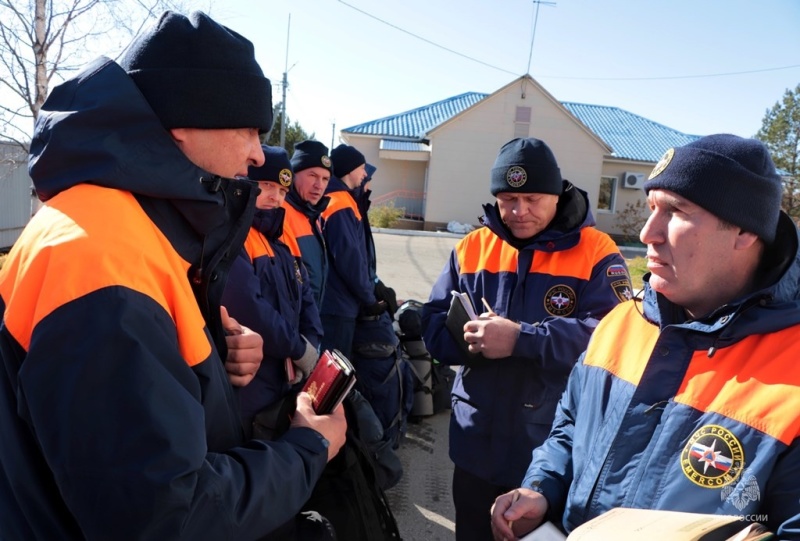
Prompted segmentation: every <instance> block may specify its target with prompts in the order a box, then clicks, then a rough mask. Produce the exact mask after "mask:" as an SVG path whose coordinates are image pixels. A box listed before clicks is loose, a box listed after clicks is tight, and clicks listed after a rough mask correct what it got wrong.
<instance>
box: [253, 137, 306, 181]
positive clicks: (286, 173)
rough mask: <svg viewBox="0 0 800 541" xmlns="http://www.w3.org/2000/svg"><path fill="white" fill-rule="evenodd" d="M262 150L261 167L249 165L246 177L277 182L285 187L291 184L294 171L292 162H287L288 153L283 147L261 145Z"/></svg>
mask: <svg viewBox="0 0 800 541" xmlns="http://www.w3.org/2000/svg"><path fill="white" fill-rule="evenodd" d="M261 150H263V151H264V165H262V166H261V167H254V166H250V167H249V168H248V169H247V178H249V179H250V180H255V181H256V182H258V181H265V180H266V181H269V182H277V183H279V184H280V185H281V186H284V187H286V188H288V187H290V186H291V185H292V179H293V178H294V173H292V164H291V163H289V154H288V153H287V152H286V149H284V148H283V147H271V146H267V145H261Z"/></svg>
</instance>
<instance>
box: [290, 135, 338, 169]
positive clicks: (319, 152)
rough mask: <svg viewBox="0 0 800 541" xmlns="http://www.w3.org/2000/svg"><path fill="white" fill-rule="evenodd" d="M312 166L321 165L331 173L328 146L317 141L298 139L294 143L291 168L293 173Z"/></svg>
mask: <svg viewBox="0 0 800 541" xmlns="http://www.w3.org/2000/svg"><path fill="white" fill-rule="evenodd" d="M312 167H322V168H323V169H327V170H328V172H329V173H333V164H332V163H331V158H330V157H329V156H328V147H326V146H325V145H323V144H322V143H320V142H319V141H314V140H307V141H300V142H299V143H297V144H295V145H294V154H293V155H292V169H293V170H294V172H295V173H299V172H300V171H302V170H303V169H310V168H312Z"/></svg>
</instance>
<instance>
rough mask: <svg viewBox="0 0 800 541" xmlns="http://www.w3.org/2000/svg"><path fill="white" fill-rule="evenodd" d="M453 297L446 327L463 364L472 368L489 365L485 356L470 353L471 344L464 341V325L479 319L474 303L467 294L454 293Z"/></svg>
mask: <svg viewBox="0 0 800 541" xmlns="http://www.w3.org/2000/svg"><path fill="white" fill-rule="evenodd" d="M452 295H453V296H452V298H451V299H450V309H449V310H448V311H447V319H446V320H445V323H444V325H445V327H446V328H447V331H448V332H449V333H450V336H452V338H453V341H454V342H455V343H456V344H457V345H458V348H459V350H460V351H461V353H462V358H463V359H464V363H463V364H464V365H466V366H470V367H472V366H480V365H482V364H486V363H488V362H489V360H488V359H487V358H486V357H484V356H483V354H481V353H472V352H470V350H469V344H467V342H465V341H464V325H465V324H466V323H467V322H468V321H472V320H474V319H478V315H477V314H476V313H475V308H474V307H473V306H472V302H471V301H470V300H469V297H468V296H467V294H466V293H459V292H458V291H453V292H452Z"/></svg>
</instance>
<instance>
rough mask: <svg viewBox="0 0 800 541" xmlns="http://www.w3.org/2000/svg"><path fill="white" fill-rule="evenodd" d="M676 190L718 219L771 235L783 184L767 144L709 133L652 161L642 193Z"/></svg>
mask: <svg viewBox="0 0 800 541" xmlns="http://www.w3.org/2000/svg"><path fill="white" fill-rule="evenodd" d="M656 189H663V190H669V191H672V192H675V193H676V194H678V195H680V196H682V197H685V198H686V199H688V200H689V201H691V202H692V203H694V204H696V205H699V206H701V207H703V208H704V209H706V210H707V211H709V212H710V213H712V214H714V215H715V216H717V217H718V218H720V219H722V220H724V221H726V222H728V223H731V224H733V225H736V226H738V227H741V228H742V229H744V230H745V231H748V232H750V233H755V234H756V235H758V236H759V237H761V238H762V239H763V240H765V241H766V242H767V243H770V242H772V241H773V240H775V232H776V230H777V227H778V216H779V215H780V211H781V195H782V192H783V188H782V186H781V178H780V176H778V174H777V173H776V172H775V164H774V163H772V158H771V157H770V155H769V151H768V150H767V147H766V146H765V145H764V144H763V143H762V142H761V141H757V140H755V139H745V138H743V137H738V136H736V135H729V134H718V135H708V136H706V137H701V138H700V139H698V140H696V141H694V142H692V143H689V144H688V145H685V146H682V147H676V148H671V149H669V150H667V152H666V153H664V156H662V157H661V160H659V162H658V163H657V164H656V166H655V168H654V169H653V171H652V172H651V173H650V177H649V178H648V179H647V182H645V183H644V191H645V193H649V192H650V190H656Z"/></svg>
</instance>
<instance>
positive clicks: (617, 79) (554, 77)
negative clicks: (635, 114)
mask: <svg viewBox="0 0 800 541" xmlns="http://www.w3.org/2000/svg"><path fill="white" fill-rule="evenodd" d="M793 68H800V64H794V65H792V66H780V67H777V68H763V69H757V70H747V71H729V72H725V73H706V74H702V75H666V76H664V77H559V76H554V75H539V76H538V77H539V78H542V79H572V80H575V81H665V80H668V79H702V78H705V77H727V76H729V75H748V74H750V73H763V72H765V71H781V70H788V69H793Z"/></svg>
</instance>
